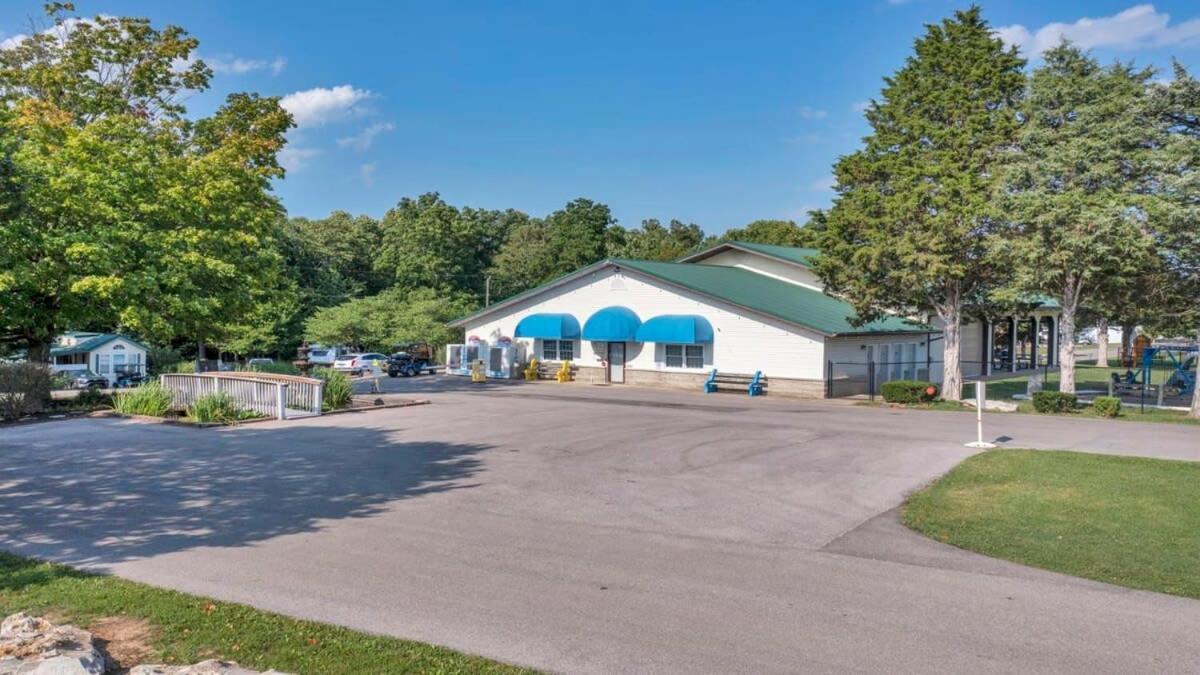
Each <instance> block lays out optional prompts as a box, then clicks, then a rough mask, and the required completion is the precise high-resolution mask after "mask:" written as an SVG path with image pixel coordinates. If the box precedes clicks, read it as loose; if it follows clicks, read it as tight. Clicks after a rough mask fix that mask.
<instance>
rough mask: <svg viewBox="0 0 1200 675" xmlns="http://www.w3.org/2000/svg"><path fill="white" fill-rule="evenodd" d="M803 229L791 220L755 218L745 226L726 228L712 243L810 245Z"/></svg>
mask: <svg viewBox="0 0 1200 675" xmlns="http://www.w3.org/2000/svg"><path fill="white" fill-rule="evenodd" d="M805 229H806V228H803V227H800V226H799V225H797V224H796V223H795V222H793V221H791V220H756V221H754V222H752V223H750V224H748V225H746V226H745V227H735V228H730V229H729V230H726V231H725V234H723V235H721V236H720V237H719V238H718V239H716V240H715V241H714V242H713V243H721V242H723V241H745V242H749V243H753V244H773V245H775V246H811V245H812V243H813V242H812V240H811V238H810V237H808V236H807V234H808V233H807V232H805Z"/></svg>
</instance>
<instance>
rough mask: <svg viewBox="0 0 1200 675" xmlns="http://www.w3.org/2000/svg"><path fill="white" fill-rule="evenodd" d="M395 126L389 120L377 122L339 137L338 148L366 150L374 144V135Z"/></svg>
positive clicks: (392, 128) (390, 129)
mask: <svg viewBox="0 0 1200 675" xmlns="http://www.w3.org/2000/svg"><path fill="white" fill-rule="evenodd" d="M395 128H396V126H395V125H394V124H392V123H391V122H377V123H375V124H372V125H371V126H369V127H367V128H366V129H363V130H362V131H360V132H358V133H357V134H355V135H353V136H346V137H345V138H339V139H338V141H337V144H338V147H339V148H353V149H355V150H357V151H359V152H366V151H367V150H370V149H371V146H372V145H374V144H375V137H376V136H378V135H379V134H382V133H386V132H389V131H392V130H394V129H395Z"/></svg>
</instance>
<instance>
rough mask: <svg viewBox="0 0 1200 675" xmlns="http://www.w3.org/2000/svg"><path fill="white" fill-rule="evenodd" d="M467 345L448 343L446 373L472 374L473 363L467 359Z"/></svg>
mask: <svg viewBox="0 0 1200 675" xmlns="http://www.w3.org/2000/svg"><path fill="white" fill-rule="evenodd" d="M466 351H467V346H466V345H446V374H447V375H470V374H471V364H470V362H469V361H467V360H466Z"/></svg>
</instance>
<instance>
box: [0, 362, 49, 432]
mask: <svg viewBox="0 0 1200 675" xmlns="http://www.w3.org/2000/svg"><path fill="white" fill-rule="evenodd" d="M49 400H50V369H49V368H47V367H46V366H43V365H41V364H37V363H0V419H6V420H15V419H17V418H19V417H21V416H23V415H33V414H35V413H39V412H42V411H43V410H45V409H46V403H47V402H48V401H49Z"/></svg>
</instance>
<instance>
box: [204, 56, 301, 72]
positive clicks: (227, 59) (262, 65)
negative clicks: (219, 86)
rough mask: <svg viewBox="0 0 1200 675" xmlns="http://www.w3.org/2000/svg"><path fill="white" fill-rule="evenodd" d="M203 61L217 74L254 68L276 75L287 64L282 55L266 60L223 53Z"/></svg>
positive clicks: (251, 70)
mask: <svg viewBox="0 0 1200 675" xmlns="http://www.w3.org/2000/svg"><path fill="white" fill-rule="evenodd" d="M204 62H205V63H207V64H208V66H209V67H210V68H212V69H213V72H214V73H217V74H218V75H225V74H230V75H244V74H246V73H252V72H254V71H256V70H269V71H270V72H271V74H272V75H278V74H280V73H282V72H283V69H284V68H285V67H286V66H287V59H285V58H283V57H282V56H277V57H275V59H273V60H271V61H267V60H266V59H244V58H240V57H236V56H230V55H229V54H225V55H223V56H210V57H205V58H204Z"/></svg>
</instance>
